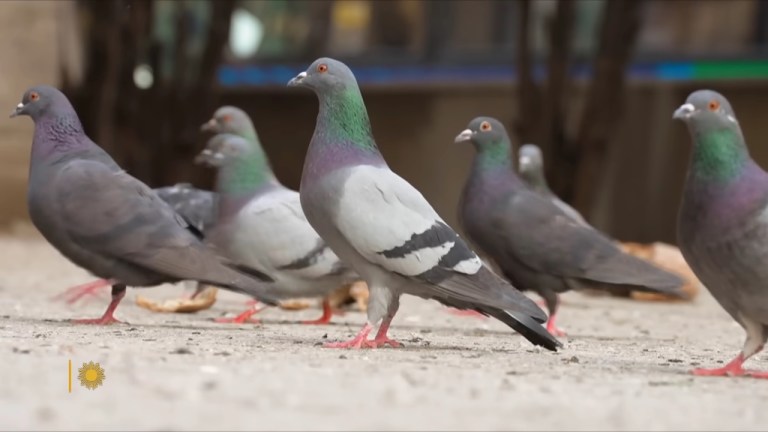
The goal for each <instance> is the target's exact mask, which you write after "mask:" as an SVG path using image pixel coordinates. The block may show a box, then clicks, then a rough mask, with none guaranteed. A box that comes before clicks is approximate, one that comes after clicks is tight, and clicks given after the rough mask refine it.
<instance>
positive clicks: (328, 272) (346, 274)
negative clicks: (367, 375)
mask: <svg viewBox="0 0 768 432" xmlns="http://www.w3.org/2000/svg"><path fill="white" fill-rule="evenodd" d="M219 111H221V110H219ZM238 111H239V113H238ZM225 112H226V113H227V114H226V115H227V116H229V115H232V117H231V121H240V120H242V119H243V118H244V119H245V121H242V123H241V124H244V125H246V127H245V129H248V130H249V132H248V134H247V135H250V136H251V139H250V140H249V139H245V138H243V137H241V136H238V135H234V134H230V133H220V134H218V135H216V136H214V137H213V138H211V139H210V140H209V141H208V144H207V146H206V148H205V149H204V150H203V151H202V153H200V155H199V156H198V157H197V162H198V163H201V162H202V163H206V164H208V165H210V166H213V167H215V168H217V169H218V175H217V178H216V193H217V194H218V196H219V214H218V217H217V219H218V221H217V224H216V227H215V228H214V229H213V230H212V232H211V234H210V241H211V242H212V243H213V244H215V245H216V246H217V247H218V248H219V249H220V250H222V251H223V252H224V253H225V254H226V256H227V257H229V258H230V259H232V260H234V261H236V262H239V263H242V264H245V265H247V266H249V267H252V268H254V269H256V270H258V271H260V272H262V273H264V274H266V275H268V276H269V277H270V278H271V279H273V280H274V283H273V284H271V287H270V291H269V292H270V295H272V296H274V297H275V298H279V299H285V298H296V297H319V296H323V297H324V300H323V316H322V317H321V318H319V319H317V320H313V321H305V324H327V323H328V322H329V321H330V320H331V316H332V311H331V305H330V303H329V301H328V298H327V297H326V296H327V295H328V294H329V293H330V292H331V291H333V290H335V289H337V288H339V287H340V286H342V285H344V284H348V283H352V282H354V281H356V280H358V279H359V276H357V275H356V274H355V273H354V272H353V271H352V270H351V269H350V268H349V267H347V266H346V265H345V264H344V263H342V262H341V260H339V257H337V256H336V254H334V253H333V251H332V250H331V249H330V248H329V247H328V246H327V245H326V244H325V242H324V241H323V239H321V238H320V236H319V235H318V234H317V232H315V230H314V229H313V228H312V226H311V225H310V224H309V222H307V219H306V217H304V212H303V211H302V209H301V203H300V201H299V193H298V192H296V191H293V190H291V189H288V188H286V187H285V186H283V185H282V184H280V182H279V181H278V180H277V178H276V177H275V175H274V173H273V172H272V168H271V167H270V164H269V160H268V159H267V156H266V154H265V153H264V149H263V148H262V147H261V145H260V144H259V141H258V139H257V138H256V133H255V130H254V129H253V125H252V124H251V122H250V119H249V118H248V117H247V115H246V114H245V113H243V112H242V111H240V110H237V109H236V108H231V107H230V108H227V110H226V111H225ZM219 114H220V112H219ZM229 121H230V119H225V120H223V123H225V124H226V123H227V122H229ZM255 312H256V309H255V306H254V307H253V308H251V309H249V310H247V311H245V312H243V313H242V314H240V315H238V317H236V318H235V319H234V321H235V322H244V321H245V320H247V319H249V318H250V317H251V315H253V314H254V313H255Z"/></svg>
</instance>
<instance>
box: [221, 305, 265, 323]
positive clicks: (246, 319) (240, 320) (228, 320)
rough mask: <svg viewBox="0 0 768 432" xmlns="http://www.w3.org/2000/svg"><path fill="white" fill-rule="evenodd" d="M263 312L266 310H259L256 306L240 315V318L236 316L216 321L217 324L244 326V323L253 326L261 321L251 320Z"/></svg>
mask: <svg viewBox="0 0 768 432" xmlns="http://www.w3.org/2000/svg"><path fill="white" fill-rule="evenodd" d="M262 310H264V309H263V308H262V309H258V308H257V307H256V306H255V305H254V306H253V307H251V308H250V309H248V310H247V311H245V312H243V313H241V314H239V315H238V316H236V317H234V318H216V319H215V320H214V321H216V322H217V323H232V324H244V323H247V322H250V323H253V324H258V323H260V322H261V321H259V319H258V318H251V317H252V316H253V315H255V314H257V313H259V312H261V311H262Z"/></svg>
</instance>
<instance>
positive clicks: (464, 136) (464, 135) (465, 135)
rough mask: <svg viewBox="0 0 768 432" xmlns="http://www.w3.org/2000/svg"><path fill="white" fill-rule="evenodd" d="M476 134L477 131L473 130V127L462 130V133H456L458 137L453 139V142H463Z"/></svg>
mask: <svg viewBox="0 0 768 432" xmlns="http://www.w3.org/2000/svg"><path fill="white" fill-rule="evenodd" d="M474 134H475V133H474V132H472V130H471V129H464V130H463V131H461V133H459V134H458V135H456V138H455V139H454V140H453V142H455V143H461V142H464V141H469V140H470V139H472V136H473V135H474Z"/></svg>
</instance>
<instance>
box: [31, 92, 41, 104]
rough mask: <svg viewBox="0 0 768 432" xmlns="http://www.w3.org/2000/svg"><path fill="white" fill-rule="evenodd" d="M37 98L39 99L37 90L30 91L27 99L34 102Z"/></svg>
mask: <svg viewBox="0 0 768 432" xmlns="http://www.w3.org/2000/svg"><path fill="white" fill-rule="evenodd" d="M38 99H40V95H39V94H37V92H32V93H30V94H29V100H31V101H32V102H34V101H36V100H38Z"/></svg>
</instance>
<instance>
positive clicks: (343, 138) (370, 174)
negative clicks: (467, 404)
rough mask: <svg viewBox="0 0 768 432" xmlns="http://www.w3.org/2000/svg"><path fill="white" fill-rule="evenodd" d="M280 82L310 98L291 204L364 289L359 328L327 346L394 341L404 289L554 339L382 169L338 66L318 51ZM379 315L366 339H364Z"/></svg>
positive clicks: (415, 194)
mask: <svg viewBox="0 0 768 432" xmlns="http://www.w3.org/2000/svg"><path fill="white" fill-rule="evenodd" d="M288 85H289V86H301V87H308V88H310V89H312V90H313V91H314V92H315V93H316V94H317V97H318V99H319V102H320V110H319V114H318V116H317V124H316V126H315V131H314V134H313V136H312V141H311V142H310V144H309V149H308V151H307V156H306V159H305V161H304V170H303V173H302V176H301V188H300V192H301V206H302V208H303V209H304V213H305V214H306V215H307V220H309V223H311V224H312V226H313V227H314V228H315V229H316V230H317V232H319V233H320V235H321V236H322V237H323V239H325V240H326V241H327V242H328V245H329V246H330V247H331V248H332V249H333V251H334V252H336V254H338V255H339V257H341V258H342V259H343V260H344V261H345V262H347V263H349V264H350V265H351V266H352V267H353V268H354V269H355V270H356V271H357V272H358V273H359V274H360V275H361V276H362V277H363V279H365V281H366V282H367V283H368V288H369V291H370V297H369V301H368V322H367V323H366V324H365V326H364V327H363V328H362V330H360V332H359V333H358V334H357V336H355V337H354V338H353V339H352V340H350V341H347V342H339V343H332V344H328V345H326V346H327V347H335V348H361V347H371V348H373V347H379V346H383V345H385V344H389V345H390V346H393V347H396V346H399V345H400V344H399V343H398V342H396V341H394V340H392V339H390V338H389V337H388V336H387V331H388V329H389V326H390V324H391V322H392V319H393V318H394V316H395V313H396V312H397V309H398V307H399V304H400V295H401V294H404V293H405V294H411V295H415V296H418V297H422V298H426V299H435V300H437V301H439V302H440V303H442V304H444V305H446V306H451V307H455V308H458V309H475V310H477V311H478V312H482V313H483V314H485V315H486V316H488V315H490V316H493V317H495V318H496V319H498V320H500V321H502V322H503V323H505V324H507V325H508V326H510V327H512V328H513V329H515V330H517V331H518V332H520V333H521V334H522V335H523V336H524V337H525V338H527V339H528V340H529V341H531V342H532V343H534V344H536V345H541V346H543V347H545V348H547V349H549V350H556V348H557V347H558V346H560V343H559V342H558V341H557V340H556V339H555V338H554V337H553V336H552V335H550V334H549V333H547V332H546V331H545V330H544V328H543V327H542V326H541V325H540V324H539V323H540V322H544V321H545V320H546V314H545V313H544V312H543V311H542V310H541V309H539V308H538V307H537V306H536V304H535V303H534V302H533V301H531V300H530V299H528V298H527V297H525V296H524V295H523V294H522V293H520V292H519V291H517V290H516V289H515V288H514V287H512V286H511V285H509V284H508V283H507V282H506V281H504V280H503V279H502V278H500V277H499V276H497V275H496V274H494V273H493V272H492V271H490V270H489V269H488V268H487V267H485V266H484V265H483V264H482V262H481V261H480V258H478V256H477V255H476V254H475V253H474V252H473V251H472V250H471V249H470V248H469V247H467V245H466V243H465V242H464V241H463V240H462V239H461V238H460V237H459V236H458V235H457V234H456V233H455V232H454V231H453V229H451V227H449V226H448V225H447V224H446V223H445V222H444V221H443V220H442V219H441V218H440V216H439V215H438V214H437V213H436V212H435V210H434V209H433V208H432V206H430V204H429V203H428V202H427V200H426V199H424V197H423V196H422V195H421V193H419V191H418V190H416V189H415V188H414V187H413V186H411V185H410V184H409V183H408V182H406V181H405V180H403V179H402V178H401V177H399V176H398V175H397V174H395V173H394V172H392V171H391V170H390V169H389V167H388V166H387V164H386V162H385V161H384V159H383V157H382V155H381V153H380V152H379V149H378V147H377V146H376V143H375V142H374V139H373V136H372V135H371V125H370V122H369V120H368V113H367V110H366V108H365V103H364V102H363V97H362V95H361V93H360V89H359V88H358V86H357V81H356V80H355V77H354V75H353V74H352V71H350V70H349V68H348V67H347V66H346V65H344V64H343V63H341V62H339V61H336V60H333V59H330V58H320V59H318V60H315V62H314V63H312V65H311V66H310V67H309V68H308V69H307V70H306V71H305V72H301V73H300V74H298V75H297V76H296V77H295V78H293V79H292V80H291V81H290V82H289V83H288ZM379 322H381V325H380V326H379V330H378V333H377V334H376V337H375V339H373V340H368V334H369V333H370V332H371V331H372V329H373V327H374V326H375V325H377V324H378V323H379Z"/></svg>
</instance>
